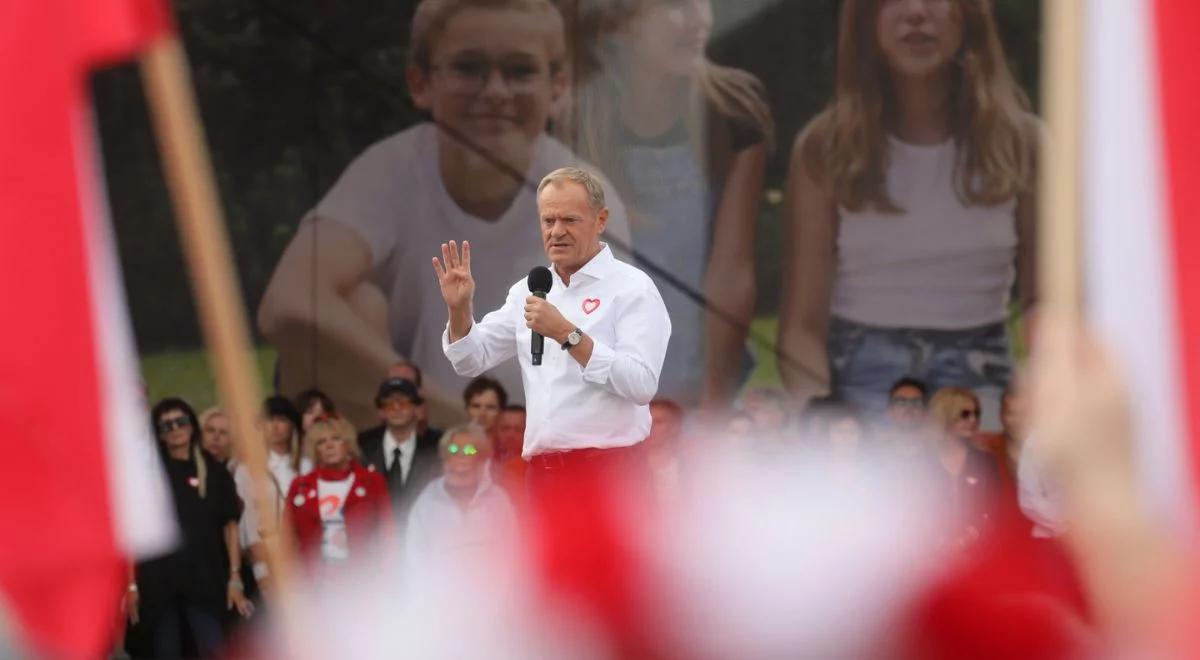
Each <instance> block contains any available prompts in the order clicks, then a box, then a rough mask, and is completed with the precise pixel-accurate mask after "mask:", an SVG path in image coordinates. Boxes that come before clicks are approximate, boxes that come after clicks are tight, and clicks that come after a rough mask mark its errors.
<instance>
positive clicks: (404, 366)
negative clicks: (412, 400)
mask: <svg viewBox="0 0 1200 660" xmlns="http://www.w3.org/2000/svg"><path fill="white" fill-rule="evenodd" d="M387 377H388V378H403V379H404V380H407V381H409V382H410V383H413V384H414V385H416V386H417V393H418V394H420V395H421V398H422V399H424V398H425V388H423V387H421V385H420V382H421V374H420V373H418V372H417V368H416V367H414V366H413V365H411V364H409V363H407V362H397V363H396V364H393V365H392V366H390V367H388V370H387ZM416 415H417V422H418V423H421V422H424V421H425V418H426V417H427V416H428V412H427V410H426V407H425V402H424V401H422V402H421V403H419V404H417V412H416Z"/></svg>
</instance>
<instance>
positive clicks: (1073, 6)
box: [1038, 0, 1083, 324]
mask: <svg viewBox="0 0 1200 660" xmlns="http://www.w3.org/2000/svg"><path fill="white" fill-rule="evenodd" d="M1081 3H1082V0H1047V1H1046V2H1044V3H1043V5H1042V7H1043V12H1044V19H1045V35H1046V39H1045V43H1046V49H1045V52H1044V55H1043V60H1042V99H1043V101H1044V103H1045V119H1046V128H1047V133H1048V134H1049V139H1048V140H1046V141H1045V143H1044V144H1042V147H1041V150H1040V153H1041V162H1040V163H1038V172H1039V176H1040V180H1039V181H1038V198H1039V199H1040V200H1041V201H1040V204H1039V208H1038V273H1039V278H1038V279H1039V288H1040V290H1041V291H1040V294H1039V299H1040V300H1039V307H1040V308H1041V309H1042V310H1043V311H1045V312H1047V313H1049V314H1052V315H1054V316H1055V317H1056V318H1058V319H1061V320H1063V321H1069V322H1071V323H1072V324H1076V323H1078V322H1079V320H1080V313H1081V309H1082V300H1083V284H1082V262H1081V259H1080V255H1081V251H1080V244H1081V240H1082V235H1081V225H1080V209H1081V204H1080V195H1081V187H1080V145H1081V140H1080V135H1081V132H1082V127H1081V124H1082V120H1083V113H1082V107H1083V106H1082V103H1081V98H1082V95H1083V82H1082V76H1083V68H1082V66H1081V61H1082V57H1083V36H1082V35H1083V12H1082V7H1081Z"/></svg>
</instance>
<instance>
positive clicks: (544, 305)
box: [525, 296, 575, 344]
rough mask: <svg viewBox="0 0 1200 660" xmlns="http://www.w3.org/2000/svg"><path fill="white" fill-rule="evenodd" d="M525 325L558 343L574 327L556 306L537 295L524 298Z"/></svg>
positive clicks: (564, 339)
mask: <svg viewBox="0 0 1200 660" xmlns="http://www.w3.org/2000/svg"><path fill="white" fill-rule="evenodd" d="M525 327H527V328H529V329H530V330H533V331H534V332H536V333H538V334H539V335H542V336H543V337H546V338H548V339H551V340H553V341H554V342H555V343H559V344H561V343H562V342H564V341H566V338H567V335H569V334H571V331H572V330H574V329H575V326H574V324H572V323H571V322H570V321H568V320H567V319H566V318H564V317H563V315H562V312H560V311H558V308H557V307H555V306H554V305H551V304H550V303H548V302H546V301H545V300H542V299H541V298H538V297H537V296H529V297H527V298H525Z"/></svg>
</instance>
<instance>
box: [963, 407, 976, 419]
mask: <svg viewBox="0 0 1200 660" xmlns="http://www.w3.org/2000/svg"><path fill="white" fill-rule="evenodd" d="M958 418H959V419H962V420H968V419H979V411H978V410H975V409H974V408H970V409H968V410H964V411H962V412H960V413H958Z"/></svg>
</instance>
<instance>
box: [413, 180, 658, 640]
mask: <svg viewBox="0 0 1200 660" xmlns="http://www.w3.org/2000/svg"><path fill="white" fill-rule="evenodd" d="M537 206H538V216H539V218H538V221H539V223H540V227H541V234H542V243H543V247H544V249H545V251H546V255H547V256H548V257H549V259H550V262H551V264H552V268H551V274H552V286H551V288H550V291H549V292H548V293H547V295H546V297H545V299H542V298H539V297H536V296H533V295H530V293H529V288H528V283H527V281H526V280H524V279H522V280H520V281H518V282H516V283H515V284H513V285H512V287H511V288H510V289H509V290H508V295H507V297H506V298H505V301H504V304H503V306H502V307H500V309H498V310H496V311H493V312H491V313H490V314H488V315H486V316H484V317H483V319H482V320H480V321H479V322H478V323H476V322H475V320H474V314H473V310H472V298H473V297H474V292H475V282H474V279H473V277H472V275H471V246H470V245H469V244H468V243H466V242H464V243H463V245H462V253H461V254H460V253H459V250H458V247H457V245H456V244H455V243H454V242H453V241H452V242H450V243H449V244H443V245H442V258H441V260H439V259H437V258H436V257H435V258H434V259H433V266H434V270H436V271H437V276H438V284H439V286H440V288H441V292H442V297H443V299H444V300H445V301H446V306H447V308H448V312H449V322H448V323H447V327H446V330H445V332H444V333H443V335H442V347H443V350H444V351H445V353H446V357H447V358H449V360H450V363H451V364H452V365H453V366H454V370H455V372H457V373H459V374H461V375H464V376H474V375H476V374H480V373H483V372H484V371H486V370H488V369H491V368H493V367H495V366H496V365H498V364H500V363H502V362H506V361H508V360H510V359H512V358H514V357H515V358H516V359H517V364H518V365H519V366H520V368H521V381H522V383H523V385H524V387H525V404H526V426H525V441H524V447H523V451H522V455H523V456H524V457H525V459H526V460H527V461H529V470H528V471H527V473H526V486H527V489H528V495H529V501H528V506H529V514H530V516H531V517H532V518H533V519H534V521H535V526H536V528H537V529H538V530H539V534H538V535H537V538H536V542H537V543H536V545H535V552H536V553H537V555H538V559H539V560H540V563H541V565H543V566H546V567H550V568H549V571H548V572H549V575H548V576H546V580H547V585H546V586H547V587H548V588H549V589H551V590H554V591H557V592H558V594H559V596H560V597H562V598H564V599H567V600H572V601H574V602H575V603H576V604H577V605H578V607H579V609H580V611H583V612H589V613H590V614H592V615H593V616H594V617H595V623H596V624H598V625H604V626H612V627H614V629H628V628H627V627H626V626H627V624H628V622H629V617H631V616H633V615H632V614H631V613H632V612H633V611H634V602H633V594H634V593H635V592H636V585H635V584H634V583H633V582H632V580H633V573H632V571H625V572H621V571H617V572H614V571H613V570H608V569H609V568H612V567H625V566H631V565H633V564H635V563H637V562H636V561H635V560H633V559H632V558H629V557H627V555H628V553H629V547H630V544H629V543H628V541H627V539H628V538H629V535H630V529H629V522H630V518H631V516H634V515H637V514H639V513H644V511H645V510H646V509H647V508H653V502H654V499H655V498H654V494H653V490H652V488H651V485H650V484H651V479H650V476H649V472H648V467H647V465H646V460H645V456H644V455H643V454H642V452H641V451H640V450H641V448H642V441H643V440H645V438H646V436H647V435H649V433H650V408H649V405H648V404H649V403H650V400H651V399H653V398H654V395H655V392H656V391H657V389H658V379H659V374H660V372H661V369H662V364H663V358H664V356H665V355H666V351H667V341H668V339H669V338H670V336H671V320H670V318H669V317H668V316H667V310H666V307H665V306H664V305H663V301H662V297H661V296H660V295H659V292H658V289H656V288H655V286H654V283H653V281H651V279H650V278H649V277H648V276H647V275H646V274H645V273H643V272H642V271H640V270H638V269H636V268H634V267H633V266H630V265H628V264H625V263H622V262H620V261H617V260H616V259H615V258H614V257H613V254H612V252H611V251H610V250H609V248H608V246H607V245H605V244H604V243H601V242H600V234H601V232H603V231H604V228H605V224H606V221H607V219H608V209H607V208H605V204H604V189H603V187H602V186H601V185H600V183H599V180H598V179H597V178H596V177H595V176H593V175H592V174H590V173H588V172H586V171H584V170H580V169H577V168H562V169H559V170H555V171H553V172H551V173H550V174H548V175H546V177H545V178H544V179H542V182H541V184H540V185H539V186H538V193H537ZM534 332H536V333H538V334H540V335H542V336H543V337H545V344H546V348H545V354H544V358H543V360H542V363H541V364H539V365H535V364H534V363H533V360H532V359H531V351H530V339H531V337H532V333H534ZM555 344H558V345H560V346H561V347H562V348H558V347H556V346H555Z"/></svg>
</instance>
